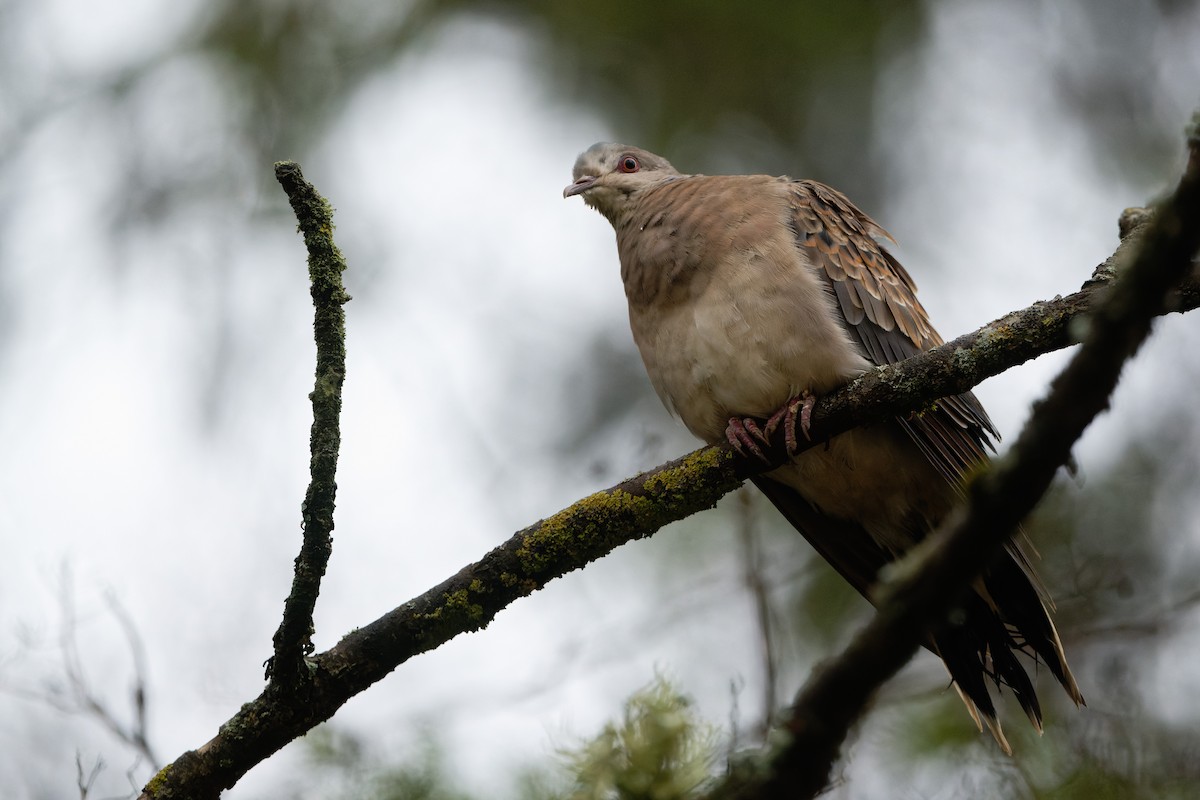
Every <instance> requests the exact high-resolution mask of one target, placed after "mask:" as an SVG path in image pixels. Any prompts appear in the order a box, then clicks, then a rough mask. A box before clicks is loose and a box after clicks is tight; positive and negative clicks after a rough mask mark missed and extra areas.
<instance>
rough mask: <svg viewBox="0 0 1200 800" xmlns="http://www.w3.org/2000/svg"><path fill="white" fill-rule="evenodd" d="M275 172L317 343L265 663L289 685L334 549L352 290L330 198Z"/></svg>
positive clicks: (291, 171) (299, 178) (290, 166)
mask: <svg viewBox="0 0 1200 800" xmlns="http://www.w3.org/2000/svg"><path fill="white" fill-rule="evenodd" d="M275 178H276V180H278V181H279V184H280V185H281V186H282V187H283V190H284V191H285V192H286V193H287V196H288V200H289V201H291V204H292V210H293V211H294V212H295V214H296V219H297V220H298V221H299V229H300V232H301V233H303V234H304V244H305V246H306V247H307V248H308V276H309V282H310V284H311V294H312V299H313V307H314V310H315V316H314V319H313V334H314V337H315V339H316V342H317V368H316V382H315V386H314V388H313V391H312V394H311V395H309V398H310V399H311V400H312V406H313V423H312V431H311V433H310V436H309V453H310V459H309V474H310V482H309V484H308V491H307V493H306V494H305V496H304V505H303V506H302V507H301V510H302V514H303V521H304V523H303V525H304V542H303V544H302V545H301V547H300V555H299V556H297V557H296V573H295V577H294V578H293V580H292V591H291V594H289V595H288V598H287V600H286V601H285V603H284V606H283V620H282V621H281V622H280V624H279V629H278V630H277V631H276V632H275V638H274V643H275V654H274V655H273V656H272V657H271V658H270V659H268V661H267V665H266V666H267V670H266V671H267V677H268V678H270V679H271V680H272V681H273V682H276V683H283V684H290V683H292V682H293V681H297V680H302V679H304V678H305V677H306V676H307V670H306V669H305V665H304V657H305V656H307V655H309V654H311V653H312V652H313V649H314V647H313V643H312V634H313V609H314V608H316V604H317V595H318V594H319V593H320V590H321V578H322V577H324V575H325V567H326V565H327V564H328V563H329V556H330V554H331V553H332V551H333V538H332V533H333V508H334V500H335V496H336V493H337V484H336V483H335V482H334V479H335V477H336V472H337V459H338V449H339V447H340V446H341V429H340V425H339V419H340V416H341V413H342V381H343V380H344V378H345V375H346V314H345V311H344V310H343V309H342V305H343V304H345V303H346V302H347V301H348V300H349V299H350V295H348V294H346V290H345V288H344V287H343V286H342V271H343V270H345V269H346V261H345V259H344V258H343V257H342V254H341V252H340V251H339V250H338V248H337V245H335V244H334V242H333V209H332V208H331V207H330V205H329V203H328V201H326V200H325V198H323V197H321V195H319V194H318V193H317V190H316V189H315V188H314V187H313V185H312V184H311V183H309V182H308V181H306V180H304V176H303V175H302V174H301V173H300V166H299V165H298V164H296V163H294V162H291V161H281V162H279V163H278V164H276V165H275Z"/></svg>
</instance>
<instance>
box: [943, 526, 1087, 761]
mask: <svg viewBox="0 0 1200 800" xmlns="http://www.w3.org/2000/svg"><path fill="white" fill-rule="evenodd" d="M1035 580H1036V579H1034V578H1032V577H1031V575H1030V573H1029V572H1028V566H1027V564H1026V562H1025V558H1024V556H1023V554H1021V553H1020V551H1019V549H1017V547H1016V546H1015V545H1014V546H1013V547H1012V548H1010V552H1009V553H1006V555H1005V557H1003V558H1001V559H999V560H998V561H997V563H995V564H993V565H992V566H991V567H990V568H989V569H988V571H987V572H985V573H984V575H983V577H982V578H981V579H980V580H979V581H977V582H976V584H975V590H974V591H973V592H972V593H971V595H970V596H969V597H968V598H967V599H966V600H965V601H964V602H963V604H962V606H961V608H960V611H961V613H960V614H958V615H955V616H954V617H953V618H952V623H951V624H950V625H949V626H947V627H946V628H943V629H942V630H941V631H939V632H938V633H937V634H936V635H935V636H934V637H933V644H934V646H933V648H932V649H933V650H934V651H935V652H937V654H938V655H940V656H941V657H942V660H943V661H944V662H945V663H946V668H947V669H948V670H949V671H950V676H951V677H952V678H953V679H954V683H955V688H957V689H958V693H959V696H961V697H962V699H963V702H964V703H965V704H966V706H967V711H968V712H969V713H970V714H971V716H972V717H974V718H975V722H976V724H977V725H980V723H982V724H983V725H987V727H988V729H989V730H990V731H991V732H992V735H993V736H995V737H996V741H997V742H998V743H999V744H1000V747H1001V748H1003V749H1004V751H1005V752H1011V749H1010V748H1009V746H1008V742H1007V741H1006V740H1005V738H1004V732H1003V730H1002V729H1001V727H1000V723H999V721H998V720H997V717H996V708H995V706H994V704H993V702H992V697H991V693H990V692H989V691H988V686H987V684H988V681H989V680H990V681H992V682H993V683H995V684H996V685H997V686H1001V685H1004V686H1007V687H1009V689H1011V690H1012V693H1013V695H1014V696H1015V697H1016V698H1017V702H1018V703H1020V704H1021V708H1022V709H1024V710H1025V714H1026V716H1028V717H1029V721H1030V722H1031V723H1033V726H1034V727H1035V728H1037V730H1038V732H1039V733H1040V732H1041V730H1042V710H1041V705H1040V704H1039V703H1038V698H1037V694H1036V693H1035V692H1034V688H1033V683H1032V682H1031V681H1030V679H1029V675H1028V673H1027V672H1026V671H1025V667H1024V666H1023V665H1022V664H1021V662H1020V660H1018V658H1017V655H1016V654H1017V653H1024V654H1025V655H1026V656H1028V657H1030V658H1031V659H1033V661H1034V662H1035V663H1036V664H1044V665H1045V666H1046V667H1047V668H1048V669H1049V670H1050V673H1051V674H1052V675H1054V677H1055V679H1057V680H1058V682H1059V683H1060V684H1061V685H1062V687H1063V689H1064V690H1066V692H1067V695H1068V696H1069V697H1070V698H1071V700H1072V701H1074V703H1075V704H1076V705H1084V700H1083V695H1082V694H1081V693H1080V691H1079V685H1078V684H1077V683H1076V682H1075V676H1074V675H1072V674H1071V668H1070V666H1068V665H1067V658H1066V655H1065V654H1064V653H1063V646H1062V641H1061V640H1060V639H1059V636H1058V631H1057V630H1055V628H1054V623H1053V622H1052V621H1051V620H1050V614H1049V613H1048V612H1047V610H1046V604H1045V602H1044V601H1043V597H1042V594H1041V592H1039V590H1038V588H1037V585H1036V583H1035ZM980 727H982V725H980Z"/></svg>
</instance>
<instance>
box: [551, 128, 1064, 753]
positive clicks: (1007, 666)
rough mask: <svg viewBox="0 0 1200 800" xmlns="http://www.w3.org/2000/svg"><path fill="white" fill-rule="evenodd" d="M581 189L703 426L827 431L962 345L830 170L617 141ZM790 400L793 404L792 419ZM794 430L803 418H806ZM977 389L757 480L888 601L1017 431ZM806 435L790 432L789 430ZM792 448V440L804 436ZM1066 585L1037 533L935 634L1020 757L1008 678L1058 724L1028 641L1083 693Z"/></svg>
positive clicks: (749, 443)
mask: <svg viewBox="0 0 1200 800" xmlns="http://www.w3.org/2000/svg"><path fill="white" fill-rule="evenodd" d="M572 177H573V181H572V183H570V184H569V185H568V186H567V187H566V188H565V189H564V190H563V197H564V198H568V197H574V196H579V197H582V198H583V200H584V202H585V203H586V204H587V205H588V206H590V207H591V208H593V209H595V210H596V211H598V212H600V214H601V215H603V216H604V217H605V218H606V219H607V220H608V221H609V222H610V223H611V224H612V227H613V229H614V231H615V232H616V243H617V253H618V256H619V260H620V266H621V280H622V283H623V284H624V289H625V296H626V299H627V301H628V306H629V322H630V328H631V330H632V333H633V339H634V342H635V344H636V345H637V348H638V351H639V352H640V354H641V357H642V360H643V362H644V364H645V367H646V372H647V374H648V376H649V378H650V382H651V383H652V384H653V386H654V389H655V391H656V392H657V393H658V396H659V397H660V398H661V400H662V402H663V403H664V405H666V407H667V409H668V410H669V411H671V412H672V413H673V414H675V415H677V416H678V417H679V418H680V419H681V420H682V422H683V424H684V425H685V426H686V427H687V428H688V430H690V431H691V432H692V433H693V434H694V435H695V436H697V437H699V438H700V439H702V440H704V441H705V442H708V443H710V444H715V443H718V442H721V441H730V442H731V443H732V444H733V445H734V446H735V447H737V448H738V449H739V450H745V449H746V448H749V449H750V450H755V451H756V452H757V453H758V455H762V454H761V452H758V451H757V445H758V443H759V442H761V443H762V444H764V445H765V444H767V437H765V436H763V435H762V434H763V430H764V428H762V427H759V426H758V425H757V424H756V422H755V420H769V422H767V423H766V425H767V426H772V427H773V426H774V425H775V424H776V423H778V422H779V420H780V419H781V415H782V417H783V418H784V419H785V420H786V422H787V423H789V424H793V425H794V420H795V416H796V412H797V410H799V416H800V418H801V419H800V426H801V429H802V431H803V432H804V433H805V434H806V435H807V422H808V413H809V412H810V411H811V408H812V402H813V398H815V397H818V396H820V395H822V394H825V393H828V392H830V391H832V390H834V389H837V388H838V387H840V386H842V385H844V384H845V383H847V382H848V381H850V380H852V379H853V378H855V377H856V376H858V375H861V374H862V373H863V372H865V371H867V370H869V369H872V368H873V367H875V366H878V365H884V364H893V363H896V362H899V361H903V360H904V359H906V358H909V357H910V356H913V355H915V354H916V353H919V352H921V351H923V350H926V349H928V348H931V347H935V346H937V345H939V344H941V343H942V339H941V337H940V336H939V335H938V333H937V331H936V330H935V329H934V328H933V326H932V324H931V323H930V321H929V316H928V314H927V313H926V311H925V309H924V308H923V307H922V306H921V303H920V302H919V301H918V300H917V297H916V291H917V287H916V284H915V282H914V281H913V279H912V277H911V276H910V275H909V273H908V272H907V271H906V270H905V268H904V267H903V266H902V265H901V264H900V262H899V261H897V260H896V258H895V256H894V255H893V254H892V252H891V251H890V250H889V249H888V244H889V243H893V244H894V240H893V239H892V238H891V236H890V235H889V234H888V233H887V232H886V231H885V230H884V229H883V228H882V227H880V226H879V225H878V224H877V223H876V222H875V221H874V220H872V219H871V218H870V217H869V216H867V215H866V214H865V213H864V212H862V211H861V210H860V209H859V208H858V207H857V206H856V205H854V204H853V203H852V202H851V201H850V200H849V199H848V198H847V197H846V196H845V195H844V194H842V193H841V192H839V191H837V190H836V189H833V188H831V187H829V186H826V185H824V184H821V183H818V182H816V181H813V180H799V179H793V178H789V177H787V176H779V177H775V176H769V175H689V174H684V173H681V172H679V171H678V170H677V169H675V168H674V167H673V166H672V165H671V164H670V162H669V161H667V160H666V159H665V158H662V157H661V156H658V155H655V154H654V153H651V152H648V151H646V150H643V149H641V148H638V147H634V146H630V145H625V144H617V143H612V142H600V143H597V144H595V145H593V146H592V147H590V148H588V149H587V150H585V151H584V152H583V153H582V154H580V155H579V157H578V159H577V160H576V162H575V165H574V169H573V173H572ZM785 412H786V413H785ZM788 433H789V437H790V436H792V435H793V434H792V430H791V429H789V432H788ZM998 438H999V435H998V433H997V432H996V429H995V426H994V425H993V423H992V421H991V420H990V419H989V418H988V415H987V412H986V411H985V410H984V408H983V406H982V405H981V404H980V402H979V400H978V399H977V398H976V397H975V396H974V394H972V393H969V392H968V393H966V394H960V395H955V396H952V397H947V398H943V399H942V400H940V401H938V402H937V403H936V404H935V405H934V406H933V407H931V408H929V409H926V410H924V411H923V412H921V413H919V414H913V415H909V416H903V417H896V418H894V419H891V420H888V421H886V422H884V423H881V424H876V425H872V426H868V427H862V428H856V429H852V430H850V431H847V432H845V433H842V434H839V435H837V436H834V437H832V438H831V439H830V440H829V441H828V442H827V443H825V444H824V445H822V446H820V447H814V448H809V449H806V450H804V451H803V452H800V453H798V454H796V455H795V456H794V457H792V458H790V459H789V460H788V461H787V462H786V463H784V465H783V466H781V467H779V468H777V469H774V470H772V471H770V472H767V473H766V474H764V475H759V476H756V477H754V478H753V479H752V480H753V482H754V483H755V485H756V486H757V487H758V489H759V490H761V491H762V493H763V494H765V495H766V497H767V498H768V499H769V500H770V501H771V502H772V503H773V504H774V505H775V507H776V508H777V509H778V510H779V511H780V512H781V513H782V515H783V516H784V517H785V518H786V519H787V521H788V522H790V523H791V524H792V525H793V526H794V527H795V528H797V529H798V530H799V532H800V533H801V534H802V535H803V536H804V537H805V538H806V539H807V540H808V542H809V543H810V544H811V545H812V547H813V548H814V549H815V550H816V551H817V553H818V554H819V555H821V556H822V557H823V558H824V559H825V560H826V561H827V562H829V564H830V565H831V566H832V567H833V568H834V569H835V570H836V571H837V572H838V573H840V574H841V576H842V577H843V578H844V579H845V580H846V581H847V582H848V583H849V584H850V585H851V586H853V587H854V588H855V589H856V590H857V591H858V592H859V593H860V594H862V595H863V596H864V597H866V598H867V599H868V600H871V599H872V593H871V589H872V587H873V586H874V585H875V584H876V582H877V580H878V579H879V577H880V573H881V571H882V570H883V569H884V568H885V567H887V566H888V565H889V564H892V563H893V562H895V561H896V560H897V559H899V558H900V557H901V556H903V555H904V554H905V553H906V552H908V551H909V550H910V549H911V548H912V547H913V546H914V545H916V544H917V543H919V542H920V541H922V540H923V539H924V538H925V537H927V536H928V535H929V534H930V533H931V532H932V531H934V530H935V529H936V528H937V527H938V525H939V523H941V522H942V520H944V519H945V518H946V517H947V515H948V514H949V513H950V512H951V510H952V509H953V508H954V507H955V506H956V505H957V504H958V503H960V502H961V500H962V498H963V496H964V483H965V480H966V479H967V478H968V477H969V476H970V474H971V473H972V472H974V471H976V470H977V469H979V468H980V467H981V466H982V465H984V464H985V463H986V462H987V460H988V458H989V456H988V450H994V445H993V439H998ZM789 442H790V439H789ZM788 449H789V455H790V454H791V452H792V450H793V449H794V448H792V447H791V446H790V444H789V448H788ZM1050 608H1053V603H1052V602H1051V601H1050V598H1049V595H1048V593H1047V591H1046V589H1045V587H1044V586H1043V584H1042V582H1041V580H1040V579H1039V578H1038V576H1037V574H1036V572H1035V571H1034V568H1033V565H1032V564H1031V563H1030V559H1029V557H1028V556H1027V555H1026V553H1025V548H1024V547H1023V546H1022V544H1021V542H1020V541H1019V540H1018V539H1015V538H1014V539H1013V540H1011V541H1010V542H1009V544H1008V545H1007V548H1006V550H1005V552H1004V554H1003V555H1002V556H1001V557H1000V558H998V559H997V560H996V561H995V562H994V563H993V564H991V566H989V567H988V569H987V570H986V571H985V572H984V573H983V574H982V575H981V576H980V578H979V579H977V580H976V581H975V582H974V584H973V586H972V589H971V591H970V592H969V593H968V596H967V597H965V598H964V599H963V600H962V601H961V604H960V606H959V607H957V608H956V609H955V610H954V613H951V614H948V615H947V622H946V624H943V625H940V626H938V627H936V628H935V629H934V630H933V631H932V632H931V633H930V634H928V635H927V637H926V640H925V642H924V644H925V646H926V647H927V648H928V649H929V650H931V651H933V653H935V654H936V655H938V656H940V657H941V659H942V661H943V663H944V664H945V667H946V669H947V671H948V672H949V674H950V678H951V683H952V685H953V687H954V688H955V690H956V691H957V692H958V695H959V697H960V698H961V699H962V701H963V703H964V704H965V705H966V708H967V711H968V713H969V714H970V715H971V717H972V718H973V720H974V722H975V724H976V726H977V727H978V728H979V730H980V731H982V730H983V726H984V725H986V726H987V727H988V729H989V730H990V732H991V733H992V735H993V736H994V738H995V740H996V742H997V743H998V744H999V746H1000V748H1001V749H1002V750H1003V751H1004V752H1006V753H1009V754H1011V752H1012V748H1011V746H1010V745H1009V743H1008V741H1007V739H1006V737H1005V735H1004V731H1003V728H1002V726H1001V724H1000V720H999V718H998V716H997V712H996V705H995V702H994V700H993V697H992V695H991V692H990V690H989V687H988V684H989V682H991V683H994V684H995V685H996V687H997V689H998V690H999V689H1000V687H1002V686H1007V687H1008V688H1009V690H1011V692H1012V693H1013V694H1014V695H1015V697H1016V699H1017V701H1018V702H1019V704H1020V705H1021V707H1022V709H1023V710H1024V711H1025V714H1026V715H1027V716H1028V718H1029V720H1030V722H1031V723H1032V724H1033V726H1034V727H1035V728H1036V730H1037V731H1038V732H1039V733H1041V731H1042V711H1041V705H1040V703H1039V701H1038V697H1037V694H1036V692H1035V690H1034V686H1033V682H1032V681H1031V680H1030V677H1029V674H1028V673H1027V672H1026V669H1025V667H1024V666H1023V665H1022V663H1021V661H1020V660H1019V659H1018V658H1017V655H1016V654H1018V653H1023V654H1024V656H1026V657H1029V658H1030V659H1032V661H1033V663H1034V665H1035V666H1036V665H1037V664H1044V665H1045V666H1046V667H1047V668H1048V669H1049V671H1050V672H1051V674H1052V675H1053V676H1054V678H1055V679H1057V682H1058V683H1059V684H1060V685H1061V686H1062V688H1063V689H1064V690H1065V691H1066V693H1067V695H1068V696H1069V697H1070V699H1071V700H1072V701H1073V702H1074V703H1075V704H1076V705H1077V706H1080V705H1084V699H1083V695H1082V694H1081V693H1080V690H1079V686H1078V684H1077V682H1076V680H1075V677H1074V675H1073V674H1072V673H1071V669H1070V666H1069V665H1068V664H1067V658H1066V655H1065V653H1064V651H1063V646H1062V641H1061V639H1060V637H1059V634H1058V631H1057V630H1056V628H1055V626H1054V623H1053V621H1052V619H1051V616H1050V612H1049V609H1050Z"/></svg>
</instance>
